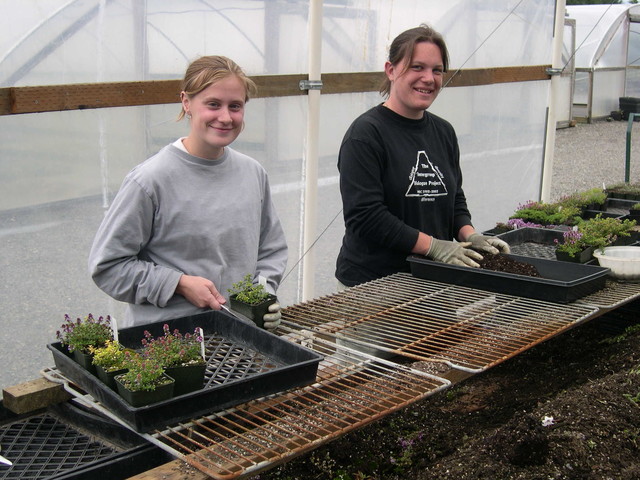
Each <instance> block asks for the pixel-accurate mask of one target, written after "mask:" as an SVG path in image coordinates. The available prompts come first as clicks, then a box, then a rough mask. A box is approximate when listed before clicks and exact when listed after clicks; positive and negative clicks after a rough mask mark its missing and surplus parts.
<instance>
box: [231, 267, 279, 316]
mask: <svg viewBox="0 0 640 480" xmlns="http://www.w3.org/2000/svg"><path fill="white" fill-rule="evenodd" d="M229 294H230V296H229V300H230V301H231V308H232V309H233V310H235V311H236V312H238V313H241V314H242V315H244V316H245V317H247V318H250V319H251V320H252V321H253V322H254V323H255V324H256V325H257V326H258V327H260V328H263V327H264V316H265V314H266V313H268V312H269V306H270V305H273V304H274V303H276V302H277V301H278V299H277V297H276V296H275V295H273V294H271V293H269V292H267V291H266V290H265V288H264V286H263V285H261V284H254V283H253V282H252V277H251V274H250V273H248V274H246V275H245V276H244V277H243V278H242V280H240V281H239V282H236V283H234V284H233V285H231V288H230V289H229Z"/></svg>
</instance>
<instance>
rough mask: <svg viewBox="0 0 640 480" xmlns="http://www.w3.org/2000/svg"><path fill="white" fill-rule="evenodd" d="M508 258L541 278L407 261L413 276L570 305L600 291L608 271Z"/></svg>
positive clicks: (421, 260) (414, 257) (424, 260)
mask: <svg viewBox="0 0 640 480" xmlns="http://www.w3.org/2000/svg"><path fill="white" fill-rule="evenodd" d="M508 256H509V257H511V258H513V259H514V260H518V261H521V262H527V263H530V264H532V265H534V266H535V267H536V268H537V269H538V272H539V273H540V275H541V277H528V276H526V275H517V274H511V273H505V272H496V271H492V270H484V269H480V268H472V267H462V266H457V265H450V264H447V263H442V262H434V261H432V260H428V259H427V258H425V257H421V256H417V255H411V256H409V257H408V258H407V260H408V261H409V263H410V265H411V273H412V275H413V276H414V277H418V278H424V279H426V280H434V281H437V282H443V283H450V284H454V285H460V286H464V287H471V288H478V289H480V290H489V291H491V292H497V293H505V294H508V295H516V296H519V297H527V298H535V299H538V300H547V301H550V302H556V303H571V302H573V301H575V300H577V299H579V298H582V297H584V296H586V295H590V294H591V293H594V292H596V291H598V290H601V289H603V288H604V286H605V283H606V277H607V275H608V274H609V269H608V268H604V267H600V266H595V265H583V264H578V263H576V264H574V263H570V262H558V261H555V260H548V259H544V258H534V257H523V256H520V255H508Z"/></svg>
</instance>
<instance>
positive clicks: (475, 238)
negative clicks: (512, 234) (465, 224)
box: [467, 233, 511, 255]
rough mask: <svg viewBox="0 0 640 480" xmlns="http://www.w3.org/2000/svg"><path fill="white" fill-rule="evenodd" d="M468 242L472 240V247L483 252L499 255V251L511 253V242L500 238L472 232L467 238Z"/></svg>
mask: <svg viewBox="0 0 640 480" xmlns="http://www.w3.org/2000/svg"><path fill="white" fill-rule="evenodd" d="M467 242H471V248H473V249H474V250H479V251H481V252H488V253H493V254H494V255H497V254H498V253H510V252H511V249H510V248H509V244H508V243H507V242H505V241H504V240H500V239H499V238H495V237H489V236H486V235H481V234H479V233H472V234H471V235H469V238H467Z"/></svg>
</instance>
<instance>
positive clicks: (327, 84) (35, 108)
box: [0, 65, 550, 115]
mask: <svg viewBox="0 0 640 480" xmlns="http://www.w3.org/2000/svg"><path fill="white" fill-rule="evenodd" d="M547 67H548V65H536V66H526V67H500V68H477V69H469V70H456V71H452V72H448V73H447V74H445V84H446V85H447V87H448V88H450V87H468V86H477V85H491V84H495V83H510V82H529V81H538V80H549V78H550V77H549V75H548V74H547V73H546V68H547ZM251 78H252V79H253V80H254V81H255V82H256V84H257V86H258V95H257V98H269V97H287V96H295V95H306V93H307V91H306V90H301V89H300V86H299V84H300V81H301V80H305V79H306V78H307V76H306V75H304V74H293V75H259V76H253V77H251ZM383 79H384V73H383V72H355V73H326V74H323V75H322V83H323V87H322V93H323V94H325V95H331V94H339V93H355V92H358V93H359V92H375V91H378V89H379V87H380V85H381V83H382V80H383ZM180 82H181V81H180V80H156V81H147V82H110V83H79V84H69V85H46V86H36V87H8V88H0V115H16V114H23V113H42V112H59V111H66V110H83V109H87V108H106V107H131V106H142V105H160V104H167V103H178V102H179V101H180Z"/></svg>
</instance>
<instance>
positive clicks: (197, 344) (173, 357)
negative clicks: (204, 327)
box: [142, 323, 204, 368]
mask: <svg viewBox="0 0 640 480" xmlns="http://www.w3.org/2000/svg"><path fill="white" fill-rule="evenodd" d="M162 331H163V332H164V335H162V336H161V337H157V338H154V337H153V336H152V335H151V333H150V332H149V331H148V330H145V332H144V338H143V339H142V346H143V351H142V354H143V356H145V357H146V358H149V359H153V360H154V361H156V362H158V363H159V364H160V365H162V367H164V368H167V367H175V366H178V365H185V364H189V365H193V364H202V363H204V358H202V351H201V344H202V341H203V339H202V336H200V333H199V329H198V328H196V329H195V331H194V333H193V334H191V333H185V334H184V335H182V334H181V333H180V332H179V331H178V329H175V330H174V331H173V332H171V331H170V329H169V325H167V324H166V323H165V324H164V325H163V327H162Z"/></svg>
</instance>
